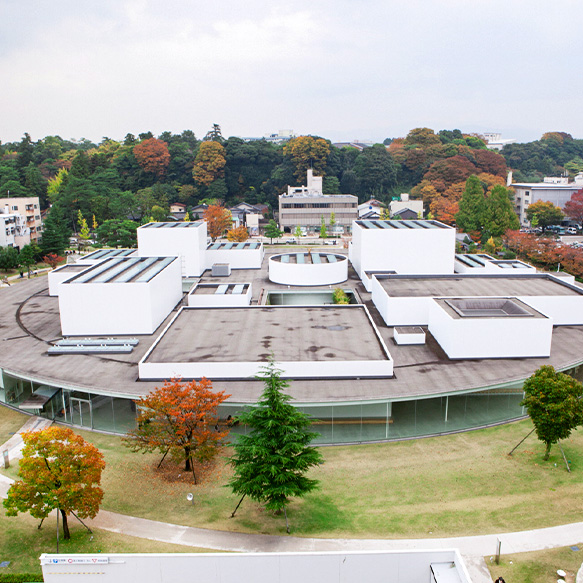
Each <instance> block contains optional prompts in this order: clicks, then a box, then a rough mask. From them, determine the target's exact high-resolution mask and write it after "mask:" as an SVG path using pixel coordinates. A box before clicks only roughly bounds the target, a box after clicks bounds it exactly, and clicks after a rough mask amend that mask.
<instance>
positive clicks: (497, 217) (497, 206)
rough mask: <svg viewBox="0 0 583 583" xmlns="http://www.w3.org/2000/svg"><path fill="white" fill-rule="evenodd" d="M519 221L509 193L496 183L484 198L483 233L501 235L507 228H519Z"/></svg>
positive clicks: (494, 235)
mask: <svg viewBox="0 0 583 583" xmlns="http://www.w3.org/2000/svg"><path fill="white" fill-rule="evenodd" d="M519 228H520V222H519V221H518V217H517V216H516V213H515V212H514V209H513V208H512V202H511V200H510V193H509V192H508V189H507V188H504V186H501V185H499V184H498V185H496V186H495V187H494V188H493V189H492V191H491V192H490V195H489V196H488V198H487V200H486V209H485V212H484V230H485V231H486V233H485V235H487V236H493V237H501V236H502V235H504V233H506V231H507V230H508V229H513V230H516V229H519Z"/></svg>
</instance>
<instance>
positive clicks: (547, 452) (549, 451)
mask: <svg viewBox="0 0 583 583" xmlns="http://www.w3.org/2000/svg"><path fill="white" fill-rule="evenodd" d="M551 445H553V444H552V443H548V442H547V449H546V451H545V455H544V457H543V461H545V462H546V461H547V460H548V459H549V455H550V454H551Z"/></svg>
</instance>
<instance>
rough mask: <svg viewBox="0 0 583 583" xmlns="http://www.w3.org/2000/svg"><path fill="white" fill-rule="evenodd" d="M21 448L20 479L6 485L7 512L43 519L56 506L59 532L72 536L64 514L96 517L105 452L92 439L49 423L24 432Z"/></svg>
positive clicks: (5, 505) (13, 514)
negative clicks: (42, 427) (59, 522)
mask: <svg viewBox="0 0 583 583" xmlns="http://www.w3.org/2000/svg"><path fill="white" fill-rule="evenodd" d="M22 439H23V441H24V448H23V450H22V459H21V460H20V466H19V470H18V476H19V477H20V480H17V481H16V482H14V483H13V484H12V485H11V486H10V489H9V490H8V495H7V497H6V500H4V507H5V508H6V515H7V516H16V515H17V514H18V513H19V512H30V514H31V515H32V516H33V517H34V518H40V519H43V520H44V519H45V518H46V517H47V516H48V515H49V514H50V513H51V511H52V510H54V509H57V510H58V511H59V512H60V513H61V516H62V517H63V533H64V537H65V538H66V539H69V538H71V535H70V533H69V525H68V522H67V517H68V516H69V514H73V515H74V516H75V517H77V518H79V517H80V518H95V515H96V514H97V512H98V511H99V505H100V504H101V501H102V499H103V490H102V489H101V488H100V487H99V485H100V483H101V472H102V470H103V468H104V467H105V462H104V461H103V455H102V454H101V452H100V451H99V450H98V449H97V448H96V447H95V446H94V445H93V444H91V443H87V442H86V441H85V440H84V439H83V438H82V437H81V436H80V435H76V434H75V433H74V432H73V430H71V429H69V428H66V427H57V426H53V427H49V428H47V429H43V430H42V431H30V432H27V433H23V434H22Z"/></svg>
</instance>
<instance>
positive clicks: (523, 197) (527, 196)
mask: <svg viewBox="0 0 583 583" xmlns="http://www.w3.org/2000/svg"><path fill="white" fill-rule="evenodd" d="M510 186H512V188H513V189H514V210H515V211H516V214H517V215H518V218H519V219H520V224H521V225H525V226H527V225H528V224H529V222H528V218H527V217H526V209H527V208H528V207H529V206H530V205H531V204H533V203H535V202H537V201H539V200H543V201H548V202H552V203H553V204H554V205H555V206H559V207H561V208H564V207H565V203H566V202H568V201H569V200H571V196H573V194H574V193H575V192H577V191H578V190H581V189H583V173H581V174H578V175H577V176H575V179H574V181H573V182H569V179H568V178H567V177H566V176H561V177H545V178H544V180H543V182H522V183H516V182H515V183H512V184H510Z"/></svg>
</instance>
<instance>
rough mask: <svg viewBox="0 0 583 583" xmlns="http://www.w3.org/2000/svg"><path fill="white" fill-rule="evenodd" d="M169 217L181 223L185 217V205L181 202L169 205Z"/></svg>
mask: <svg viewBox="0 0 583 583" xmlns="http://www.w3.org/2000/svg"><path fill="white" fill-rule="evenodd" d="M170 215H171V216H172V217H173V218H175V219H176V220H177V221H183V220H184V217H185V216H186V205H185V204H182V203H181V202H173V203H172V204H171V205H170Z"/></svg>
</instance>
